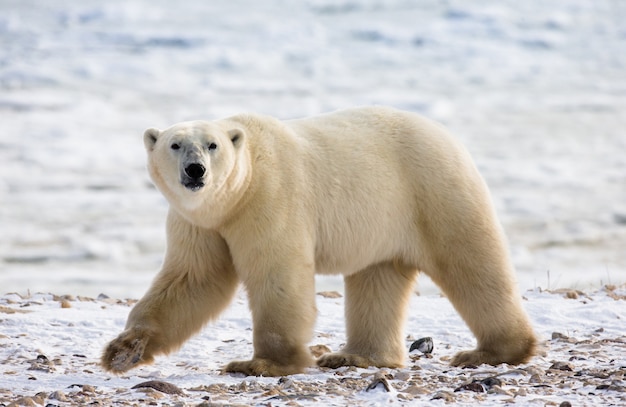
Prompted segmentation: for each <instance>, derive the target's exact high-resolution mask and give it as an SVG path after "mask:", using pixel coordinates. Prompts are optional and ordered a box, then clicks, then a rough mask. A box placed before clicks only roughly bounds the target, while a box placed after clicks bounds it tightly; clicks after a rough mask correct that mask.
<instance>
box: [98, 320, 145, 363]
mask: <svg viewBox="0 0 626 407" xmlns="http://www.w3.org/2000/svg"><path fill="white" fill-rule="evenodd" d="M148 340H149V335H148V334H147V332H146V331H145V330H142V329H137V328H134V329H128V330H126V331H124V332H122V333H121V334H120V335H119V336H118V337H117V338H115V339H114V340H112V341H111V342H110V343H109V344H108V346H107V347H106V349H105V351H104V354H103V355H102V359H101V364H102V367H104V369H105V370H107V371H109V372H113V373H123V372H125V371H127V370H130V369H132V368H134V367H136V366H138V365H143V364H146V363H151V362H152V361H153V360H154V358H153V357H152V356H151V355H146V354H145V350H146V345H147V344H148Z"/></svg>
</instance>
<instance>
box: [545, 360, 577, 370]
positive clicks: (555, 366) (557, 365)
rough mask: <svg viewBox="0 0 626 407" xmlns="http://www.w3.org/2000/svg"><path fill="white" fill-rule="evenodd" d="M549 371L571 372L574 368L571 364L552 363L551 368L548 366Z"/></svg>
mask: <svg viewBox="0 0 626 407" xmlns="http://www.w3.org/2000/svg"><path fill="white" fill-rule="evenodd" d="M550 370H562V371H567V372H572V371H574V367H573V366H572V365H571V363H567V362H554V363H553V364H552V366H550Z"/></svg>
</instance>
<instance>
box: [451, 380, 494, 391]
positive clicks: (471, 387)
mask: <svg viewBox="0 0 626 407" xmlns="http://www.w3.org/2000/svg"><path fill="white" fill-rule="evenodd" d="M464 390H467V391H473V392H475V393H484V392H486V391H487V389H486V388H485V386H484V385H483V384H482V383H480V382H471V383H467V384H464V385H462V386H459V387H457V388H456V389H454V392H455V393H456V392H459V391H464Z"/></svg>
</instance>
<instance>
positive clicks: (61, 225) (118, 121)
mask: <svg viewBox="0 0 626 407" xmlns="http://www.w3.org/2000/svg"><path fill="white" fill-rule="evenodd" d="M625 21H626V2H624V1H619V0H615V1H611V0H595V1H588V0H555V1H544V0H541V1H540V0H528V1H519V0H515V1H509V0H505V1H495V0H493V1H482V2H472V3H471V4H470V2H465V1H461V0H457V1H435V0H419V1H417V0H365V1H358V0H305V1H286V0H266V1H262V2H259V1H252V0H231V1H228V2H218V1H204V0H193V1H178V2H172V1H165V0H130V1H129V0H108V1H106V2H104V1H100V0H80V1H79V0H58V1H55V0H49V1H35V0H0V292H2V293H5V292H9V291H18V292H20V293H24V292H26V291H27V290H30V291H31V292H33V291H45V292H54V293H58V294H63V293H72V294H81V295H92V296H95V295H97V294H99V293H101V292H104V293H106V294H108V295H110V296H116V297H127V296H128V297H139V296H141V295H142V294H143V292H144V291H145V290H146V289H147V287H148V284H149V282H150V281H151V279H152V277H153V276H154V274H155V273H156V271H157V270H158V268H159V265H160V261H161V258H162V256H163V252H164V245H165V233H164V220H165V214H166V210H167V205H166V203H165V201H164V199H163V198H162V197H161V195H160V194H159V193H158V192H157V191H156V190H155V189H154V188H153V187H152V186H151V184H150V182H149V179H148V176H147V173H146V170H145V154H144V151H143V144H142V133H143V130H144V129H145V128H147V127H152V126H155V127H166V126H169V125H171V124H173V123H174V122H178V121H182V120H188V119H197V118H201V119H214V118H219V117H224V116H227V115H231V114H234V113H237V112H242V111H257V112H262V113H266V114H270V115H275V116H278V117H280V118H284V119H287V118H295V117H300V116H306V115H312V114H316V113H320V112H326V111H330V110H335V109H339V108H344V107H350V106H355V105H369V104H384V105H391V106H395V107H398V108H402V109H408V110H413V111H416V112H420V113H422V114H425V115H427V116H429V117H431V118H433V119H436V120H438V121H441V122H442V123H444V124H445V125H446V126H447V127H449V128H450V129H451V131H452V132H453V133H454V134H455V135H456V136H457V137H459V138H460V139H461V140H462V141H463V142H464V144H465V145H466V146H467V148H468V149H469V150H470V152H471V153H472V154H473V156H474V159H475V161H476V162H477V164H478V167H479V168H480V169H481V171H482V173H483V175H484V176H485V178H486V180H487V182H488V184H489V186H490V188H491V191H492V194H493V198H494V201H495V202H496V205H497V209H498V212H499V214H500V219H501V221H502V223H503V225H504V228H505V230H506V233H507V235H508V237H509V240H510V244H511V250H512V253H513V258H514V262H515V265H516V268H517V271H518V278H519V281H520V286H521V288H522V289H527V288H533V287H537V286H540V287H543V288H557V287H564V286H567V287H573V288H588V287H590V286H599V285H600V284H606V283H620V282H624V281H626V23H625ZM339 283H340V280H338V279H330V280H324V281H321V282H320V285H321V286H330V287H333V286H336V287H334V288H338V286H337V285H338V284H339ZM420 290H421V291H422V292H428V291H434V290H435V288H434V286H432V283H430V282H429V281H428V280H427V279H426V277H424V276H423V277H422V278H421V279H420Z"/></svg>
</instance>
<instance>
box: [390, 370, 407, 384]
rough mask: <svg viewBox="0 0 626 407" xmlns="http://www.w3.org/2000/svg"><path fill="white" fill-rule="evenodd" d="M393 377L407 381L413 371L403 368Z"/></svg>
mask: <svg viewBox="0 0 626 407" xmlns="http://www.w3.org/2000/svg"><path fill="white" fill-rule="evenodd" d="M393 378H394V379H395V380H400V381H403V382H406V381H407V380H409V379H410V378H411V373H409V372H406V371H403V370H401V371H399V372H398V373H396V374H395V376H394V377H393Z"/></svg>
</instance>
